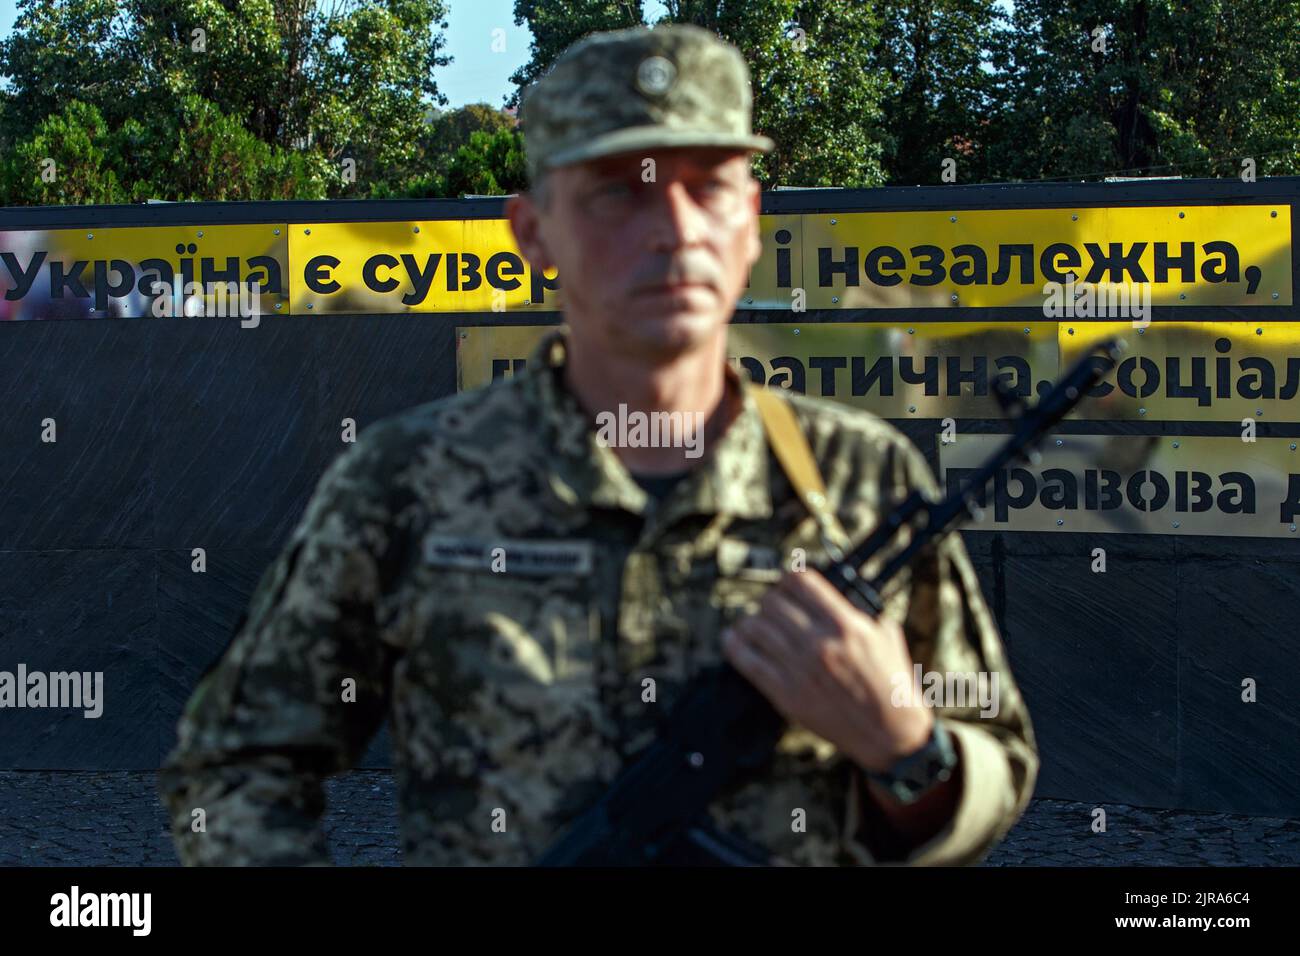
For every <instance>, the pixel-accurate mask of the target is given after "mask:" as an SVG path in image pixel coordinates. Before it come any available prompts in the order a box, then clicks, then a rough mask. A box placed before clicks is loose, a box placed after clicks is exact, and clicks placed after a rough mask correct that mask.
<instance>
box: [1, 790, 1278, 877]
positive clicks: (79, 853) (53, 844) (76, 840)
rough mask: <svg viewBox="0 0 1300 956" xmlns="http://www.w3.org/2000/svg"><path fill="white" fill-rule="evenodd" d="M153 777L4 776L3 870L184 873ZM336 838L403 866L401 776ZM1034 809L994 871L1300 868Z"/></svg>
mask: <svg viewBox="0 0 1300 956" xmlns="http://www.w3.org/2000/svg"><path fill="white" fill-rule="evenodd" d="M154 776H155V775H154V774H153V773H147V772H129V773H128V772H112V773H107V772H84V773H76V772H65V771H58V772H55V771H0V865H3V866H39V865H89V866H104V865H112V866H166V865H175V863H176V857H175V855H174V854H173V852H172V848H171V841H170V838H169V836H168V833H167V819H166V816H165V814H164V813H163V808H162V805H161V804H160V803H159V801H158V798H157V796H156V794H155V792H154ZM327 786H328V792H329V808H330V809H329V811H328V814H327V817H326V828H327V830H328V833H329V837H330V844H331V846H332V847H333V850H334V858H335V861H336V862H338V863H340V864H348V865H378V866H393V865H397V864H400V863H401V854H400V852H399V850H398V840H397V811H396V802H395V788H394V783H393V776H392V774H391V773H390V772H388V771H380V770H361V771H354V772H352V773H350V774H347V775H345V776H343V777H339V778H336V779H333V780H331V781H330V782H329V783H328V784H327ZM1105 809H1106V813H1107V832H1106V833H1093V832H1092V831H1091V828H1090V825H1091V822H1092V810H1093V805H1092V804H1084V803H1073V802H1069V801H1065V800H1046V799H1043V800H1035V801H1033V803H1032V804H1031V805H1030V808H1029V810H1028V811H1027V812H1026V814H1025V816H1024V818H1023V819H1022V820H1021V821H1020V823H1019V824H1017V826H1016V827H1015V828H1014V829H1013V830H1012V831H1011V833H1010V835H1009V836H1008V837H1007V839H1006V840H1005V841H1004V842H1003V843H1002V844H1001V845H1000V846H999V847H997V849H996V850H994V852H993V853H992V855H991V856H990V857H989V859H988V860H987V862H986V864H985V865H987V866H1023V865H1031V866H1043V865H1046V866H1116V865H1132V866H1201V865H1211V866H1229V865H1236V866H1243V865H1244V866H1278V865H1290V866H1295V865H1300V820H1284V819H1276V818H1271V817H1249V816H1238V815H1234V814H1227V813H1201V812H1193V811H1186V810H1152V809H1147V808H1143V807H1129V806H1122V805H1118V804H1111V805H1107V806H1106V807H1105Z"/></svg>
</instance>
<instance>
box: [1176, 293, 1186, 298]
mask: <svg viewBox="0 0 1300 956" xmlns="http://www.w3.org/2000/svg"><path fill="white" fill-rule="evenodd" d="M1178 298H1180V299H1185V298H1187V293H1186V292H1180V293H1178Z"/></svg>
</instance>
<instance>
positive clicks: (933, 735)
mask: <svg viewBox="0 0 1300 956" xmlns="http://www.w3.org/2000/svg"><path fill="white" fill-rule="evenodd" d="M956 769H957V748H956V747H955V746H953V742H952V736H951V735H950V734H949V733H948V731H946V730H944V729H943V723H942V722H941V721H938V720H936V721H935V722H934V729H932V730H931V731H930V738H929V739H928V740H927V741H926V742H925V744H924V745H923V746H922V747H921V749H920V750H917V751H916V752H914V753H910V754H908V755H907V756H905V757H901V758H899V760H898V761H897V762H895V764H894V765H893V766H892V767H890V768H889V769H888V770H886V771H885V772H883V773H877V772H875V771H872V770H867V771H865V772H866V775H867V777H868V779H870V780H873V781H875V782H876V783H877V784H879V785H880V786H882V787H884V788H885V789H886V790H888V791H889V792H890V793H891V794H892V795H893V797H894V799H895V800H897V801H898V802H899V803H902V804H910V803H915V802H916V801H917V800H919V799H921V797H923V796H925V795H926V794H927V793H929V792H930V790H931V789H932V788H934V787H936V786H938V785H939V784H941V783H946V782H947V781H948V780H951V779H952V774H953V771H954V770H956Z"/></svg>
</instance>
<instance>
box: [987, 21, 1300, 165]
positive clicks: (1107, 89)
mask: <svg viewBox="0 0 1300 956" xmlns="http://www.w3.org/2000/svg"><path fill="white" fill-rule="evenodd" d="M1298 20H1300V0H1185V2H1178V3H1174V2H1173V0H1020V2H1018V3H1017V4H1016V6H1015V10H1014V13H1013V15H1012V18H1011V26H1012V29H1011V30H1009V31H1007V32H1006V33H1005V34H1004V35H1003V36H1002V37H1001V38H1000V40H999V42H998V43H997V44H996V50H995V55H994V64H995V67H996V70H997V73H998V74H999V90H998V109H997V110H996V112H995V114H994V116H993V120H992V123H991V126H992V127H993V129H992V133H991V137H990V139H991V148H990V151H991V154H992V155H991V156H990V163H991V168H993V169H997V170H1000V171H1001V172H1002V174H1003V178H1027V179H1036V178H1062V179H1079V178H1085V177H1089V176H1090V177H1093V178H1096V177H1097V176H1099V175H1101V174H1104V173H1107V172H1112V173H1123V174H1127V175H1146V174H1157V175H1192V176H1207V175H1208V176H1213V175H1227V176H1231V175H1236V174H1238V173H1239V172H1240V170H1241V160H1242V159H1243V158H1253V159H1255V161H1256V164H1257V172H1258V174H1259V175H1264V174H1266V173H1268V174H1280V173H1286V172H1296V171H1297V170H1300V153H1298V152H1297V150H1298V147H1297V143H1300V35H1298V34H1297V33H1296V30H1295V24H1296V23H1297V21H1298ZM1102 41H1104V49H1103V42H1102Z"/></svg>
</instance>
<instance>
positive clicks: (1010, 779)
mask: <svg viewBox="0 0 1300 956" xmlns="http://www.w3.org/2000/svg"><path fill="white" fill-rule="evenodd" d="M563 341H564V340H563V337H562V335H560V334H556V335H552V336H549V337H548V338H547V340H546V341H544V342H543V344H542V346H541V349H540V351H539V353H538V354H537V355H536V356H534V358H533V359H532V360H531V361H530V363H529V367H528V369H527V370H526V371H525V372H523V373H522V374H520V375H519V376H517V377H516V378H514V379H510V380H503V381H499V382H497V383H495V384H493V385H491V386H490V387H488V388H486V389H483V390H479V391H474V392H467V393H464V394H461V395H458V396H455V397H453V398H449V399H445V400H442V401H438V402H434V403H431V404H428V405H424V406H421V407H419V408H416V409H413V410H411V411H408V412H405V413H403V414H400V415H397V416H394V417H392V418H389V419H386V420H384V421H382V422H379V423H377V424H375V425H373V426H371V427H370V428H368V429H366V430H365V431H364V432H363V433H362V434H361V436H360V437H359V440H358V441H357V443H356V444H355V445H354V446H353V447H352V448H350V449H349V450H348V451H347V452H345V453H344V454H343V455H341V456H340V457H339V459H338V460H337V461H336V462H335V463H334V464H333V465H332V466H331V467H330V469H329V470H328V472H327V473H326V474H325V476H324V478H323V479H322V480H321V483H320V486H319V488H318V489H317V491H316V493H315V495H314V497H313V498H312V501H311V504H310V506H309V507H308V509H307V511H306V514H305V516H304V517H303V519H302V522H301V523H300V524H299V526H298V527H297V529H296V530H295V531H294V533H293V536H292V538H291V539H290V541H289V543H288V545H287V547H286V548H285V550H284V552H283V553H282V555H281V556H280V557H279V559H278V560H277V561H276V562H275V563H274V564H273V565H272V566H271V567H270V569H269V570H268V571H267V572H266V574H265V576H264V577H263V579H262V581H261V583H260V584H259V586H258V588H257V591H256V593H255V595H254V597H253V599H252V602H251V605H250V612H249V617H248V621H247V623H246V625H245V627H244V628H243V629H242V631H241V632H240V633H239V634H238V636H237V638H236V640H235V641H234V642H233V644H232V646H231V648H230V650H229V651H228V653H227V654H226V655H225V657H224V659H223V660H222V661H221V662H220V665H219V666H217V667H216V668H215V669H214V670H213V671H212V672H211V673H210V674H208V675H207V676H206V677H205V679H204V680H203V681H202V683H201V684H200V686H199V687H198V689H197V690H196V691H195V693H194V696H193V698H192V700H191V701H190V702H189V705H188V707H187V709H186V711H185V715H184V717H183V718H182V720H181V723H180V742H179V744H178V746H177V748H176V750H175V752H174V753H173V754H172V755H171V756H170V758H169V760H168V762H167V766H166V768H165V770H164V773H163V776H162V791H163V793H164V794H165V798H166V802H167V805H168V807H169V808H170V810H171V813H172V817H173V821H174V835H175V838H176V845H177V848H178V851H179V853H180V855H181V858H182V860H183V861H185V862H186V863H301V862H309V861H325V860H327V859H328V857H327V851H326V847H325V844H324V840H323V837H322V834H321V831H320V828H319V821H318V817H319V814H320V811H321V809H322V804H323V798H322V787H321V779H322V777H323V776H324V775H326V774H329V773H333V772H337V771H340V770H344V769H347V768H348V767H350V766H352V765H353V764H354V762H355V761H356V760H357V759H359V757H360V755H361V754H362V753H363V751H364V749H365V746H366V744H367V742H368V741H369V740H370V738H371V737H372V735H373V734H374V733H375V732H376V730H377V728H378V727H379V725H380V722H381V721H382V720H383V719H384V718H385V716H386V715H387V717H388V718H389V720H390V721H391V729H392V736H393V745H394V763H395V766H396V772H397V775H398V779H399V782H400V786H399V794H400V804H401V817H402V837H403V847H404V851H405V857H406V860H407V862H409V863H431V864H463V863H499V864H522V863H527V862H529V861H530V860H532V859H533V858H535V857H536V856H537V855H538V854H539V853H540V852H541V851H542V850H543V849H544V848H545V847H546V846H547V844H548V843H549V842H550V841H551V840H553V839H554V838H555V837H556V836H557V835H558V834H559V833H560V832H562V830H563V827H564V824H565V823H566V821H568V820H570V819H572V818H573V817H574V816H576V815H577V814H578V813H579V812H580V811H581V810H582V809H583V808H585V807H586V806H588V805H589V804H590V803H591V802H592V801H593V800H594V799H595V798H596V797H597V796H598V795H599V793H600V792H601V790H602V789H603V787H604V786H605V785H606V784H608V783H609V781H610V780H611V779H612V778H613V777H614V775H615V773H616V772H617V770H618V769H619V767H620V765H621V763H622V762H623V761H624V760H625V759H627V758H628V757H629V756H630V755H633V754H635V753H636V751H637V750H639V749H640V748H641V747H643V746H644V745H645V744H646V743H647V742H648V741H649V740H650V738H651V736H652V735H653V733H654V728H655V725H656V721H657V720H659V719H661V718H662V717H663V716H664V715H665V714H666V713H667V712H668V711H669V709H670V708H671V707H672V705H673V702H674V701H675V700H676V699H677V696H678V694H679V692H680V691H681V689H682V687H683V685H684V684H685V683H686V682H687V681H688V680H689V679H690V677H691V676H692V674H694V673H695V672H696V671H697V670H698V669H699V668H701V667H703V666H705V665H708V664H711V663H716V662H717V661H719V660H720V649H719V640H718V635H719V634H720V633H721V631H722V629H723V628H724V627H725V626H726V625H727V624H729V623H731V622H733V621H735V620H737V619H738V618H739V617H740V616H741V615H743V614H746V613H749V612H752V611H754V610H756V608H757V602H758V601H759V599H760V598H761V596H762V594H763V592H764V590H765V589H766V588H767V587H769V586H770V585H771V583H772V582H773V581H774V580H775V579H776V578H777V576H778V573H779V572H778V571H777V570H776V566H777V565H778V564H788V562H789V560H790V556H791V555H792V554H793V553H794V552H793V549H795V548H804V549H805V551H806V554H807V557H808V559H809V561H810V562H812V561H816V560H817V559H818V558H819V557H820V555H821V551H820V545H819V543H818V542H819V536H818V534H817V531H816V527H815V524H814V523H813V521H812V520H811V518H809V517H808V515H807V512H806V511H805V510H804V508H803V506H802V504H801V503H800V502H799V500H798V498H797V497H796V495H795V493H794V491H793V490H792V488H791V487H790V484H789V482H788V481H787V480H786V478H785V475H784V474H783V472H782V471H781V469H780V467H779V466H778V465H777V464H776V462H775V460H774V459H773V458H772V457H771V453H770V451H769V450H768V448H767V445H766V441H765V438H764V434H763V427H762V424H761V422H760V419H759V416H758V413H757V410H756V408H755V405H754V401H753V398H752V396H749V395H748V394H746V395H745V397H744V406H743V410H742V411H741V413H740V415H739V417H738V418H737V419H736V420H735V421H734V422H733V424H732V425H731V427H730V428H729V429H728V430H727V431H726V433H725V434H724V435H723V436H722V438H721V439H719V440H718V441H717V442H716V443H715V445H714V447H713V448H712V449H711V450H710V451H709V454H708V455H707V456H706V457H705V458H704V459H703V460H702V461H701V462H700V464H699V465H698V466H697V467H696V468H695V469H693V470H692V471H691V472H690V473H689V475H688V476H687V477H686V478H685V479H683V481H682V482H681V484H680V485H679V486H678V487H676V488H674V489H673V490H672V492H671V493H670V494H669V495H668V496H667V497H666V498H665V499H664V501H663V502H662V504H661V505H659V506H658V507H652V506H651V505H652V500H651V499H648V496H647V495H646V493H645V492H644V491H643V490H642V489H641V488H640V487H639V486H638V485H637V483H636V482H635V480H633V478H632V477H631V475H630V474H629V473H628V471H627V470H626V468H624V467H623V465H622V464H621V463H620V462H619V460H618V458H617V457H616V455H615V454H614V452H613V451H612V450H611V449H610V448H607V447H605V446H603V445H602V444H601V443H600V442H599V441H598V440H597V438H596V435H595V432H594V431H593V430H592V429H591V427H590V426H589V424H588V421H587V418H586V416H585V415H584V414H583V412H582V411H581V409H580V408H579V407H578V405H577V404H576V402H575V400H574V399H573V397H572V396H571V394H570V393H569V392H568V390H567V389H566V388H565V386H564V384H563V381H562V378H561V373H560V366H561V365H562V363H563V361H564V347H563ZM728 377H729V378H730V379H731V380H732V381H733V382H738V381H739V380H738V378H737V377H736V375H735V373H734V372H732V371H730V370H729V371H728ZM790 400H791V401H792V403H793V405H794V408H795V411H796V413H797V417H798V419H799V422H800V424H801V425H802V426H803V429H804V431H805V433H806V434H807V436H808V439H809V442H810V444H811V446H812V448H813V451H814V453H815V455H816V458H817V460H818V463H819V465H820V467H821V469H822V473H823V475H824V477H825V480H826V485H827V491H828V496H829V499H830V501H831V504H832V506H833V507H834V509H835V511H836V513H837V515H838V516H839V518H840V520H841V522H842V523H843V525H844V527H845V529H846V530H847V531H848V532H849V534H850V536H851V537H852V538H853V540H854V541H857V540H860V539H861V538H862V537H865V535H866V534H867V532H868V531H869V530H870V529H871V528H872V527H873V526H874V525H875V524H876V523H877V521H878V520H879V518H880V515H881V509H882V507H885V506H887V505H888V504H889V503H890V502H893V501H896V500H898V499H900V498H901V497H903V495H904V494H905V493H906V492H908V491H909V490H910V489H912V488H915V487H920V488H923V489H925V490H927V491H929V492H932V493H933V492H934V491H936V490H937V489H936V487H935V482H934V479H933V477H932V475H931V472H930V470H929V467H928V466H927V464H926V462H925V460H924V458H923V457H922V456H921V454H920V453H919V452H918V451H917V450H916V448H915V447H914V446H913V445H912V444H911V443H910V442H909V441H908V440H907V439H906V438H905V437H904V436H902V435H901V434H900V433H899V432H898V431H897V430H896V429H894V428H893V427H892V426H890V425H888V424H886V423H885V422H883V421H881V420H880V419H878V418H876V417H874V416H872V415H870V414H867V413H865V412H861V411H856V410H851V409H847V408H844V407H841V406H838V405H835V404H833V403H830V402H827V401H822V400H816V399H810V398H805V397H802V396H790ZM497 549H500V550H497ZM502 562H504V568H503V567H502ZM494 565H495V567H496V570H493V568H494ZM866 570H867V571H868V572H870V571H871V570H873V568H872V567H868V568H867V569H866ZM886 595H887V597H888V603H887V613H888V614H889V615H890V616H892V617H894V618H895V619H896V620H898V621H899V622H901V623H902V624H903V626H904V629H905V633H906V635H907V638H908V642H909V646H910V648H911V652H912V655H913V657H914V659H915V660H916V661H918V662H919V663H921V664H922V665H923V667H924V668H925V670H926V671H931V670H935V671H981V670H983V671H990V672H993V671H996V672H998V674H999V680H1000V688H999V689H1000V693H1001V697H1000V702H999V710H998V713H997V716H996V718H995V719H988V718H980V717H979V716H978V710H977V708H976V707H969V708H947V709H941V710H939V711H938V713H939V715H940V717H939V719H940V720H943V721H944V722H945V727H947V729H948V730H949V731H950V732H951V733H952V734H953V735H954V737H955V739H956V741H957V742H958V747H959V749H960V751H961V755H962V759H963V765H964V771H963V772H964V777H965V787H964V793H963V795H962V798H961V803H960V806H959V808H958V811H957V813H956V816H955V817H954V819H953V822H952V823H951V824H950V825H949V826H948V827H947V828H946V829H945V830H944V831H943V832H942V833H940V834H939V835H938V836H936V837H935V838H934V839H933V840H932V841H930V843H928V844H926V845H925V846H923V847H920V848H918V850H917V851H916V852H915V853H913V854H912V856H911V857H909V862H922V863H967V862H972V861H975V860H977V859H978V858H980V857H981V856H982V855H983V854H984V853H985V852H986V851H987V850H988V849H989V847H990V846H991V845H992V844H993V843H994V842H995V841H996V840H997V839H999V838H1000V836H1001V835H1002V834H1003V833H1004V832H1005V831H1006V830H1007V829H1008V828H1009V827H1010V826H1011V824H1012V823H1013V822H1014V821H1015V820H1016V818H1017V817H1018V816H1019V814H1020V812H1021V811H1022V810H1023V808H1024V806H1025V803H1026V801H1027V800H1028V798H1029V795H1030V792H1031V790H1032V787H1033V780H1034V776H1035V773H1036V769H1037V756H1036V753H1035V749H1034V741H1033V734H1032V730H1031V727H1030V723H1029V717H1028V715H1027V713H1026V711H1025V707H1024V704H1023V702H1022V700H1021V697H1020V694H1019V693H1018V691H1017V689H1016V687H1015V684H1014V682H1013V681H1012V679H1011V675H1010V673H1009V672H1008V670H1007V666H1006V661H1005V659H1004V656H1003V650H1002V646H1001V642H1000V640H999V638H998V634H997V630H996V627H995V625H994V623H993V620H992V618H991V616H990V614H989V611H988V609H987V607H986V606H985V603H984V601H983V599H982V598H981V596H980V592H979V585H978V582H977V580H976V577H975V574H974V571H973V569H972V567H971V565H970V561H969V558H968V557H967V554H966V551H965V548H964V546H963V545H962V543H961V540H960V538H959V537H958V536H956V535H950V536H948V537H947V538H946V539H945V540H944V541H943V543H942V545H941V546H939V547H937V548H932V549H930V553H928V554H926V555H925V556H924V557H923V559H922V560H920V561H919V562H918V563H917V564H915V565H914V566H913V569H912V572H911V573H910V574H906V573H905V574H904V575H902V576H900V577H899V578H897V579H895V582H894V585H893V586H892V587H891V588H889V589H888V590H887V592H886ZM647 678H652V679H653V680H654V688H655V697H656V700H655V702H653V703H647V702H646V701H645V700H644V699H643V698H644V697H645V696H646V694H645V688H646V687H647V686H648V685H646V684H645V683H644V682H645V680H646V679H647ZM348 679H352V680H354V681H355V682H356V683H355V686H356V694H355V702H345V701H344V700H343V697H344V694H343V688H344V682H345V681H346V680H348ZM861 799H862V790H861V780H860V777H859V772H858V771H857V770H856V768H855V766H854V765H853V764H851V763H850V762H849V761H847V760H846V759H845V758H844V757H842V756H841V755H840V754H839V753H837V752H836V751H835V749H834V748H833V747H832V746H831V745H830V744H829V743H827V742H826V741H824V740H821V739H819V738H816V737H814V736H812V735H811V734H809V733H807V732H806V731H801V730H799V729H798V728H791V730H790V731H789V732H788V733H787V734H786V736H785V738H784V739H783V740H782V742H781V745H780V747H779V750H778V754H777V757H776V760H775V762H774V763H773V765H772V766H771V768H770V769H769V771H768V772H767V773H766V774H765V775H764V776H763V777H762V778H761V779H759V780H756V781H753V782H750V783H748V784H747V785H745V786H743V787H741V788H739V789H736V790H733V791H732V792H730V793H727V794H725V795H724V798H723V799H721V800H719V801H718V802H717V803H716V804H715V806H714V808H713V813H714V816H715V818H716V820H717V821H718V823H719V824H720V825H724V826H727V827H730V828H733V829H735V830H736V831H737V832H739V833H741V834H743V835H745V836H747V837H748V838H750V839H752V840H754V841H755V842H758V843H760V844H762V845H764V846H766V847H768V848H769V849H771V850H772V851H773V852H775V853H777V854H779V855H780V856H781V857H783V858H785V859H788V860H790V861H793V862H796V863H806V864H835V863H854V862H871V861H872V856H871V854H870V851H869V850H868V849H867V847H866V846H865V845H864V844H863V842H862V841H861V840H860V839H858V838H857V834H856V832H855V831H856V830H857V827H858V823H859V819H860V812H859V811H860V808H861V804H860V802H859V801H860V800H861ZM196 807H202V808H203V809H204V811H205V814H206V832H204V833H194V832H192V831H191V829H190V822H191V811H192V810H193V809H194V808H196ZM797 809H803V810H804V811H805V812H806V819H807V830H806V832H804V833H796V832H793V829H792V826H791V821H792V819H793V817H792V814H793V813H794V811H795V810H797ZM494 821H495V822H496V826H495V828H494ZM502 823H504V832H499V831H501V825H502Z"/></svg>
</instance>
